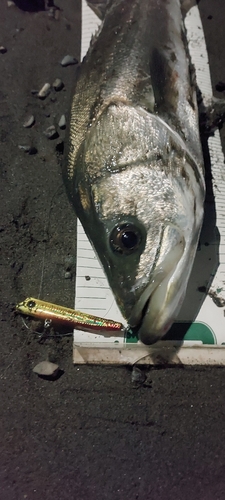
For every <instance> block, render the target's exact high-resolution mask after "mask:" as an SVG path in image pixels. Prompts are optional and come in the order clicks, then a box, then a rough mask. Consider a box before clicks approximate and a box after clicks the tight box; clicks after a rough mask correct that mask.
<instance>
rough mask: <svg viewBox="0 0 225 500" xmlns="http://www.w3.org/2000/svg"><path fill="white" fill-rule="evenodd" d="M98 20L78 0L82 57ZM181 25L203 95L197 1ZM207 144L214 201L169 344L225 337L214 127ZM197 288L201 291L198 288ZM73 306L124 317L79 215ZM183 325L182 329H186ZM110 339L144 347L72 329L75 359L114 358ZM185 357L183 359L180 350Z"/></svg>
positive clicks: (219, 166)
mask: <svg viewBox="0 0 225 500" xmlns="http://www.w3.org/2000/svg"><path fill="white" fill-rule="evenodd" d="M99 25H100V20H99V19H98V18H97V16H96V15H95V14H94V13H93V11H92V10H91V9H90V8H89V7H88V6H87V4H86V2H85V0H82V41H81V58H83V57H84V55H85V54H86V52H87V50H88V47H89V43H90V39H91V36H92V34H94V33H95V32H96V30H97V29H98V27H99ZM185 25H186V29H187V32H188V39H189V50H190V54H191V57H192V60H193V63H194V65H195V69H196V76H197V82H198V86H199V88H200V90H201V92H202V95H203V99H204V100H205V101H207V100H208V99H209V98H210V97H212V85H211V78H210V71H209V63H208V56H207V50H206V44H205V38H204V33H203V29H202V23H201V18H200V14H199V10H198V8H197V6H195V7H193V8H192V9H191V10H190V11H189V13H188V14H187V16H186V20H185ZM208 147H209V152H210V159H211V169H212V174H213V195H214V202H213V203H212V201H209V203H208V204H207V203H206V216H205V219H206V220H205V224H204V225H203V230H202V234H201V237H200V245H199V250H198V252H197V255H196V259H195V263H194V267H193V272H192V275H191V278H190V281H189V286H188V290H187V296H186V299H185V301H184V305H183V306H182V309H181V312H180V314H179V317H178V319H177V323H176V324H175V325H174V329H173V328H172V330H171V333H170V335H169V340H167V341H166V342H164V343H163V344H167V345H168V346H169V345H176V343H177V342H178V343H179V338H180V336H181V338H182V339H184V341H183V342H182V345H183V346H186V347H189V348H190V346H197V345H198V346H199V345H200V346H201V345H202V346H203V344H211V346H210V348H212V345H213V344H214V345H215V344H217V346H218V345H222V344H224V343H225V318H224V307H222V306H221V307H218V305H216V303H217V304H218V301H220V304H219V305H221V304H222V303H223V299H224V300H225V207H224V200H225V169H224V156H223V152H222V146H221V141H220V135H219V131H216V132H215V134H214V136H213V137H210V139H209V140H208ZM216 226H217V228H218V231H217V229H216ZM219 238H220V241H219ZM209 277H211V287H210V292H211V293H210V295H211V296H209V295H208V294H206V293H204V287H207V286H208V283H209ZM199 289H201V290H203V291H199ZM213 294H215V297H216V299H217V300H216V299H215V300H213V299H212V298H211V297H213ZM75 309H78V310H81V311H84V312H90V313H91V314H95V315H97V316H102V317H106V318H110V319H113V320H115V321H121V322H122V323H124V324H125V320H124V319H123V318H122V316H121V313H120V311H119V309H118V306H117V304H116V302H115V299H114V296H113V294H112V292H111V289H110V287H109V285H108V281H107V278H106V276H105V274H104V271H103V269H102V266H101V264H100V263H99V261H98V258H97V256H96V254H95V252H94V250H93V248H92V246H91V245H90V243H89V241H88V239H87V237H86V235H85V232H84V230H83V227H82V225H81V224H80V222H79V221H78V226H77V273H76V289H75ZM183 328H184V329H185V333H184V330H183ZM177 333H178V335H177ZM179 334H181V335H179ZM115 342H116V343H118V344H119V345H118V347H119V346H120V347H122V345H123V346H124V347H127V348H128V346H132V350H133V349H134V348H135V347H136V348H142V350H143V348H144V346H143V344H141V343H140V342H138V341H137V339H136V338H133V339H123V338H117V337H111V338H105V337H103V336H102V335H96V333H95V334H89V333H86V332H80V331H76V330H75V331H74V346H75V349H74V362H77V363H82V362H98V363H100V362H101V363H104V362H105V359H106V358H107V356H108V357H109V359H110V360H111V362H112V363H113V356H114V354H113V352H114V351H116V349H113V347H114V348H115V347H116V345H115ZM121 344H122V345H121ZM159 344H160V342H159V343H157V344H156V348H155V349H157V348H158V347H157V346H158V345H159ZM76 346H86V347H87V346H89V355H87V354H85V355H84V354H83V351H82V356H80V354H79V353H80V352H81V351H80V350H79V348H78V350H77V347H76ZM104 346H105V348H106V347H107V348H108V349H104V352H105V359H103V357H102V355H100V356H99V355H98V356H97V355H96V354H94V351H95V349H93V348H96V347H104ZM184 348H185V347H184ZM109 349H111V351H110V353H111V354H109ZM145 349H146V353H148V354H149V352H150V351H151V352H152V350H153V351H154V346H153V347H152V348H151V349H150V348H148V347H145ZM149 349H150V351H149ZM78 351H79V352H78ZM84 351H85V350H84ZM222 351H223V348H222ZM96 352H97V351H96ZM197 352H199V351H197ZM201 352H202V354H201V356H199V355H196V354H195V356H194V354H193V360H195V362H196V363H197V361H196V360H197V359H199V362H200V363H204V359H205V362H206V363H207V362H208V361H207V359H208V355H209V354H206V352H207V349H206V346H204V349H203V350H202V351H201ZM210 352H211V351H210ZM86 353H87V350H86ZM193 353H194V351H193ZM127 355H128V349H127ZM146 355H147V354H146ZM96 356H97V357H96ZM188 356H189V355H188ZM223 357H224V364H225V351H224V356H223V355H222V359H223ZM128 358H129V356H128ZM128 358H126V356H122V358H121V359H122V361H118V354H117V355H115V359H116V361H115V362H129V359H128ZM107 359H108V358H107ZM132 359H133V358H132ZM184 359H186V357H185V356H184ZM188 359H189V361H190V364H192V363H191V358H190V356H189V357H188ZM215 359H216V358H215ZM193 360H192V362H193ZM215 362H216V361H215Z"/></svg>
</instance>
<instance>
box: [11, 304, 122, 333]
mask: <svg viewBox="0 0 225 500" xmlns="http://www.w3.org/2000/svg"><path fill="white" fill-rule="evenodd" d="M16 311H17V312H18V313H21V314H25V315H26V316H32V317H34V318H37V319H41V320H50V321H51V322H52V323H57V324H60V325H62V326H67V327H73V328H75V329H76V330H84V331H87V332H89V333H94V332H95V333H96V332H97V333H98V334H103V335H104V336H107V335H106V333H107V332H112V333H113V334H114V335H115V334H116V335H118V336H119V334H120V333H121V335H122V336H123V335H124V332H125V327H124V326H123V325H122V323H119V322H116V321H113V320H111V319H106V318H100V317H98V316H93V315H92V314H88V313H83V312H81V311H76V310H75V309H70V308H68V307H64V306H61V305H57V304H52V303H50V302H46V301H44V300H40V299H35V298H33V297H28V298H26V299H25V300H23V301H22V302H19V303H18V304H17V305H16ZM109 336H110V335H109Z"/></svg>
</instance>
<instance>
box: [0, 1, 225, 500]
mask: <svg viewBox="0 0 225 500" xmlns="http://www.w3.org/2000/svg"><path fill="white" fill-rule="evenodd" d="M17 4H18V7H7V3H6V1H5V0H4V1H3V0H1V15H0V45H3V46H5V47H6V48H7V52H6V53H5V54H1V53H0V68H1V70H0V144H1V146H0V167H1V170H0V175H1V182H0V204H1V208H0V212H1V222H0V230H1V282H0V287H1V291H0V296H1V365H0V443H1V444H0V500H23V499H27V500H50V499H51V500H52V498H57V499H59V500H68V499H76V500H83V499H85V500H86V499H92V500H103V499H107V500H111V499H113V500H126V499H129V500H132V499H139V500H142V499H143V500H146V499H148V500H150V499H152V500H156V499H157V500H158V499H160V500H170V499H174V498H176V499H177V500H181V499H182V500H186V499H187V500H220V499H221V500H222V499H224V498H225V474H224V470H225V455H224V439H225V404H224V400H225V370H224V369H223V368H193V367H192V368H190V367H185V368H182V369H181V368H165V369H154V368H152V369H150V370H147V369H146V375H147V380H146V383H145V384H144V385H143V386H140V387H136V386H134V385H133V383H132V381H131V374H130V370H129V369H128V368H126V367H119V368H118V367H101V366H92V367H91V366H80V367H77V366H73V364H72V340H71V337H65V338H40V336H38V335H37V334H36V333H34V331H33V330H32V328H36V326H35V327H34V326H33V325H31V328H29V329H27V328H26V326H25V325H24V323H23V322H22V320H21V318H20V317H18V316H15V314H14V308H15V304H16V303H17V302H18V301H19V300H21V299H23V298H24V297H26V296H30V295H31V296H37V295H38V294H39V293H40V294H41V297H42V298H45V299H47V300H49V301H53V302H58V303H60V304H64V305H67V306H73V297H74V273H75V259H74V255H75V228H76V220H75V215H74V212H73V210H72V208H71V207H70V205H69V202H68V200H67V196H66V193H65V189H64V186H63V182H62V177H61V161H62V157H63V155H62V146H61V145H62V141H63V140H64V131H61V130H59V137H57V138H56V139H52V140H49V139H47V138H46V136H45V135H44V133H43V132H44V131H45V130H46V129H47V128H48V127H49V126H50V125H53V124H57V123H58V120H59V118H60V116H61V115H62V114H63V113H67V112H68V109H69V105H70V100H71V92H72V89H73V82H74V78H75V71H76V69H75V67H74V66H70V67H67V68H62V67H61V66H60V64H59V62H60V61H61V59H62V58H63V57H64V56H65V55H66V54H71V55H73V56H74V57H76V58H79V53H80V28H81V26H80V22H81V21H80V15H81V9H80V2H79V1H78V0H67V1H66V2H65V1H64V2H63V0H57V6H58V7H59V8H60V10H59V11H58V13H57V15H56V17H57V19H55V18H51V17H49V15H48V13H47V12H46V11H44V10H42V8H43V5H42V2H41V1H38V0H36V2H35V1H31V0H30V1H28V0H27V1H26V0H20V1H19V0H18V2H17ZM199 8H200V12H201V16H202V22H203V26H204V31H205V37H206V42H207V48H208V54H209V61H210V69H211V76H212V82H213V88H214V91H215V85H216V83H218V81H225V43H224V19H225V3H224V0H214V1H213V2H212V1H211V0H201V1H200V4H199ZM56 77H59V78H61V79H62V80H63V82H64V85H65V86H64V89H63V90H61V91H59V92H51V94H50V95H49V96H48V97H47V98H46V99H45V100H40V99H38V98H37V97H36V96H35V95H33V94H32V93H31V91H32V90H40V88H41V87H42V86H43V85H44V83H46V82H49V83H51V84H52V82H53V81H54V80H55V78H56ZM214 95H215V96H217V97H221V96H222V95H223V94H221V93H218V92H216V91H215V92H214ZM223 96H224V95H223ZM29 115H34V117H35V124H34V125H33V127H31V128H24V127H23V123H24V122H25V120H26V118H27V117H28V116H29ZM221 138H222V143H223V150H224V151H225V130H224V129H222V130H221ZM19 146H26V147H27V148H28V149H29V148H30V153H32V154H29V153H27V152H25V150H24V149H21V147H19ZM68 269H69V272H71V276H72V278H71V279H66V278H65V273H66V272H68ZM46 358H49V359H50V360H52V361H55V362H57V363H58V364H59V365H60V367H61V369H62V371H63V373H62V375H61V376H60V377H59V378H58V379H57V380H55V381H49V380H43V379H41V378H38V377H37V376H36V375H35V374H34V373H33V371H32V368H33V366H34V365H35V364H36V363H38V362H39V361H41V360H43V359H46Z"/></svg>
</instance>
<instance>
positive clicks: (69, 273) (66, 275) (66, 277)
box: [64, 271, 72, 280]
mask: <svg viewBox="0 0 225 500" xmlns="http://www.w3.org/2000/svg"><path fill="white" fill-rule="evenodd" d="M64 278H65V279H66V280H71V278H72V274H71V272H70V271H66V272H65V274H64Z"/></svg>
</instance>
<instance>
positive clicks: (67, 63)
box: [60, 55, 78, 67]
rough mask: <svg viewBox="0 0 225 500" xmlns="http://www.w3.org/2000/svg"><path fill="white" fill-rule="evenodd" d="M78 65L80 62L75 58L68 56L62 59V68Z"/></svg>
mask: <svg viewBox="0 0 225 500" xmlns="http://www.w3.org/2000/svg"><path fill="white" fill-rule="evenodd" d="M77 63H78V60H77V59H76V58H75V57H73V56H69V55H67V56H65V57H64V58H63V59H62V61H61V63H60V64H61V66H64V67H66V66H71V65H72V64H77Z"/></svg>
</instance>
